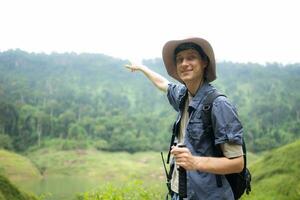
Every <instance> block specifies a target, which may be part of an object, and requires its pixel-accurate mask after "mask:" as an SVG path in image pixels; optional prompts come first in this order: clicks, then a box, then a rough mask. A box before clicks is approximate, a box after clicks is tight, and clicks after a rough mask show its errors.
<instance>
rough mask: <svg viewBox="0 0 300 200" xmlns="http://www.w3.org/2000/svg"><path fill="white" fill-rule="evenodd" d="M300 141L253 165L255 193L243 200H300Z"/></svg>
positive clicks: (265, 156)
mask: <svg viewBox="0 0 300 200" xmlns="http://www.w3.org/2000/svg"><path fill="white" fill-rule="evenodd" d="M299 155H300V140H298V141H296V142H294V143H292V144H289V145H286V146H284V147H281V148H278V149H275V150H272V151H270V152H268V153H266V154H264V156H262V157H261V158H260V159H258V160H257V161H256V162H254V163H252V164H251V166H250V170H251V172H252V176H253V181H252V186H253V192H252V193H251V195H250V196H249V197H245V198H243V199H247V200H248V199H255V200H273V199H280V200H298V199H300V182H299V180H300V170H299V169H300V159H299Z"/></svg>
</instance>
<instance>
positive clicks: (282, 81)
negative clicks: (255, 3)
mask: <svg viewBox="0 0 300 200" xmlns="http://www.w3.org/2000/svg"><path fill="white" fill-rule="evenodd" d="M127 63H128V61H126V60H120V59H116V58H113V57H109V56H106V55H102V54H75V53H65V54H50V55H47V54H34V53H27V52H24V51H21V50H15V51H6V52H0V141H1V142H0V148H1V147H3V148H11V149H12V150H17V151H25V150H27V149H28V148H30V147H32V146H38V147H42V146H43V142H44V141H46V140H49V139H53V138H62V139H66V140H70V139H72V140H74V141H80V142H81V143H80V144H76V142H70V143H69V144H67V145H66V146H68V147H66V148H75V149H76V148H81V149H82V148H87V146H89V145H92V146H94V147H96V148H97V149H99V150H106V151H127V152H137V151H148V150H153V151H161V150H163V151H164V150H166V149H167V148H168V145H169V138H170V131H171V127H172V123H173V121H174V119H175V116H176V113H175V111H174V110H172V108H171V107H170V106H169V105H168V102H167V99H166V96H165V95H164V94H163V93H161V92H159V91H158V90H156V89H155V88H154V87H153V86H152V85H151V83H150V81H149V80H146V79H145V78H144V76H143V75H142V74H141V73H130V72H129V71H128V70H126V69H125V68H124V67H123V66H124V64H127ZM144 63H145V64H146V65H148V66H149V67H150V68H152V69H154V70H155V71H157V72H159V73H161V74H163V75H164V76H167V75H166V71H165V69H164V67H163V64H162V60H161V59H152V60H144ZM217 74H218V77H219V78H218V79H217V80H216V81H214V82H213V83H212V84H213V85H215V86H216V87H217V88H218V89H219V90H220V92H223V93H225V94H226V95H227V96H228V98H229V99H230V101H231V102H232V103H233V104H234V105H236V107H237V108H238V111H239V115H240V118H241V121H242V123H243V126H244V129H245V138H246V142H247V147H248V150H249V151H252V152H255V153H257V152H261V151H265V150H269V149H273V148H276V147H279V146H282V145H284V144H288V143H290V142H292V141H294V140H295V139H299V134H298V133H299V131H300V125H299V124H300V90H299V86H300V64H293V65H281V64H279V63H268V64H266V65H259V64H255V63H231V62H221V63H217Z"/></svg>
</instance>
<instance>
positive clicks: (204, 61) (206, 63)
mask: <svg viewBox="0 0 300 200" xmlns="http://www.w3.org/2000/svg"><path fill="white" fill-rule="evenodd" d="M202 63H203V66H204V69H205V68H207V66H208V61H207V60H202Z"/></svg>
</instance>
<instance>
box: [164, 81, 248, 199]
mask: <svg viewBox="0 0 300 200" xmlns="http://www.w3.org/2000/svg"><path fill="white" fill-rule="evenodd" d="M214 90H216V88H214V87H213V86H212V85H210V84H209V83H204V84H203V85H202V87H201V88H199V90H198V91H197V93H196V95H195V96H194V97H193V98H192V99H191V101H190V102H189V106H188V113H189V120H188V122H187V124H186V129H185V130H186V132H185V134H184V142H185V144H186V146H187V148H189V150H190V151H191V153H192V154H193V155H195V156H214V155H213V148H214V146H213V145H218V144H236V145H242V134H243V127H242V125H241V123H240V121H239V119H238V116H237V112H236V109H235V107H234V106H233V105H232V104H231V103H229V101H228V99H227V98H226V97H224V96H220V97H218V98H217V99H215V101H214V103H213V106H212V111H211V118H212V125H213V130H214V138H215V139H214V141H212V139H211V137H210V136H209V135H207V134H204V130H203V121H202V119H201V112H202V106H203V104H202V102H203V100H204V99H205V97H206V96H207V95H208V94H209V93H211V92H213V91H214ZM187 94H188V93H187V88H186V87H185V86H184V85H176V84H173V83H170V84H169V87H168V94H167V96H168V99H169V102H170V104H171V105H172V106H173V108H174V109H175V110H176V111H177V112H178V117H177V120H176V122H175V131H176V130H179V126H180V120H181V116H182V113H183V110H184V109H183V108H184V104H185V99H186V98H187ZM221 179H222V184H223V186H222V187H218V186H217V184H216V176H215V174H211V173H206V172H200V171H188V172H187V180H188V199H189V200H202V199H203V200H204V199H205V200H215V199H224V200H231V199H234V197H233V193H232V190H231V188H230V185H229V183H228V181H227V180H226V178H225V176H221Z"/></svg>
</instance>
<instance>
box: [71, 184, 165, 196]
mask: <svg viewBox="0 0 300 200" xmlns="http://www.w3.org/2000/svg"><path fill="white" fill-rule="evenodd" d="M156 189H157V188H156ZM77 199H78V200H141V199H143V200H152V199H163V195H161V194H160V193H158V192H157V191H156V190H155V189H154V188H153V187H145V186H144V185H143V182H141V181H137V180H135V181H131V182H129V183H127V184H125V185H122V186H119V187H118V186H115V185H112V184H107V185H106V186H104V187H102V188H100V189H99V190H98V191H95V192H85V193H84V194H80V195H78V197H77Z"/></svg>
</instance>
